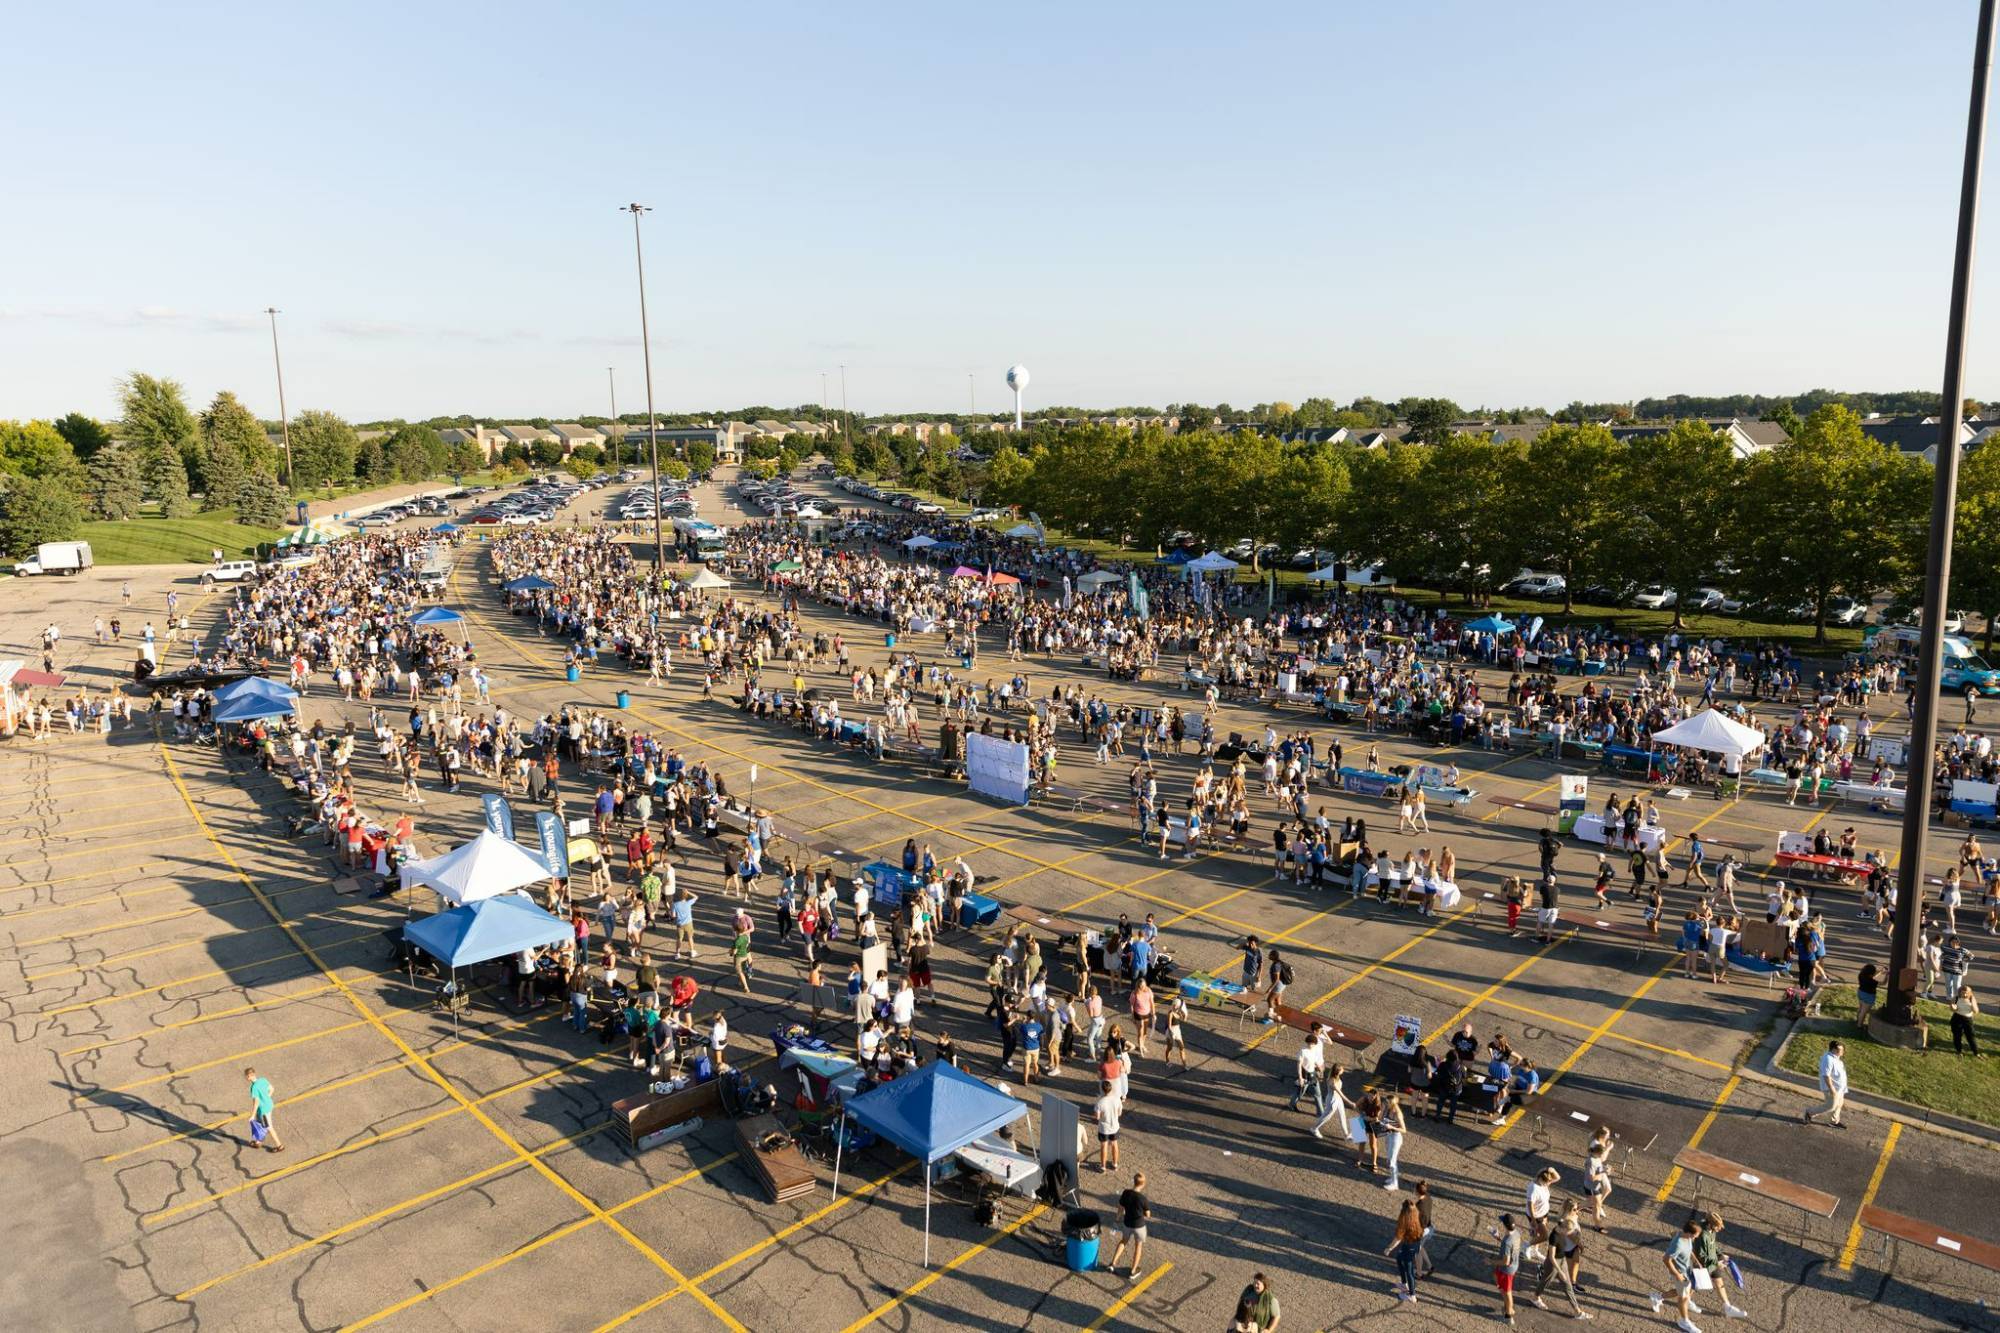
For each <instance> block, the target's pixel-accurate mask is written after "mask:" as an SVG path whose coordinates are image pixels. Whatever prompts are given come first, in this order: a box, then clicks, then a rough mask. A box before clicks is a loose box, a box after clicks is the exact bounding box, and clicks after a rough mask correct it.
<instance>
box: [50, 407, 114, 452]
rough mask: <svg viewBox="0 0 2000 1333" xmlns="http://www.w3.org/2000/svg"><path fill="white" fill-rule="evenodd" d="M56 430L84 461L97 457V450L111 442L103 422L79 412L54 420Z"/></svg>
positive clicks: (109, 433) (109, 434)
mask: <svg viewBox="0 0 2000 1333" xmlns="http://www.w3.org/2000/svg"><path fill="white" fill-rule="evenodd" d="M56 430H57V431H58V432H60V433H61V435H62V437H63V438H64V439H65V440H68V441H69V447H70V448H72V449H74V450H76V456H77V458H78V459H80V460H82V461H83V462H85V463H88V462H89V461H90V460H91V459H93V458H95V457H97V453H98V451H99V450H100V449H102V448H104V447H105V446H106V445H108V444H110V443H111V432H110V431H108V430H106V429H105V428H104V423H102V422H100V421H98V420H97V419H96V418H94V417H87V416H85V415H84V414H83V413H81V412H71V413H69V414H68V415H67V416H65V417H63V418H62V420H60V421H58V422H56Z"/></svg>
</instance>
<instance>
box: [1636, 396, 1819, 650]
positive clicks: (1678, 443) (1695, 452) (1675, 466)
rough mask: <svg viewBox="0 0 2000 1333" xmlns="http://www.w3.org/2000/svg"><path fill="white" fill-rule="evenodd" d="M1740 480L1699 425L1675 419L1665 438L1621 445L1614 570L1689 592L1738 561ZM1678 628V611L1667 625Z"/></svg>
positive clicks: (1731, 459)
mask: <svg viewBox="0 0 2000 1333" xmlns="http://www.w3.org/2000/svg"><path fill="white" fill-rule="evenodd" d="M1742 476H1743V462H1742V460H1741V459H1739V458H1737V456H1736V454H1735V452H1734V451H1733V450H1731V449H1730V447H1729V441H1728V440H1726V439H1724V438H1723V437H1722V436H1721V435H1719V434H1717V433H1716V431H1715V429H1714V428H1713V427H1712V426H1709V425H1707V424H1706V423H1704V422H1700V421H1677V422H1675V423H1674V425H1673V426H1672V428H1671V429H1669V430H1668V431H1667V433H1666V434H1664V435H1659V436H1653V437H1650V438H1647V439H1642V440H1636V441H1633V442H1632V443H1630V444H1628V445H1627V446H1626V448H1625V450H1624V454H1623V457H1622V459H1621V460H1620V464H1619V467H1618V473H1617V481H1616V483H1615V494H1617V495H1618V496H1619V497H1620V500H1619V503H1620V505H1621V507H1622V508H1623V510H1624V519H1623V523H1624V529H1623V531H1622V533H1621V534H1620V537H1619V541H1618V553H1619V554H1618V558H1617V560H1616V562H1615V567H1616V568H1617V569H1618V571H1619V572H1620V573H1622V574H1624V575H1625V577H1627V578H1629V579H1632V580H1633V581H1635V582H1639V583H1651V582H1653V581H1655V580H1658V581H1659V582H1661V583H1664V584H1666V585H1667V586H1668V587H1671V588H1673V589H1674V590H1675V591H1676V592H1679V593H1681V594H1682V595H1683V596H1685V595H1686V594H1688V593H1690V592H1692V591H1694V589H1695V587H1696V585H1698V584H1699V583H1700V582H1701V580H1702V578H1703V577H1704V576H1705V575H1707V574H1708V573H1709V572H1710V571H1711V570H1713V569H1714V568H1715V567H1716V566H1718V565H1720V564H1726V563H1730V562H1732V561H1734V560H1735V559H1737V556H1738V551H1737V547H1738V545H1739V544H1740V543H1739V542H1738V541H1737V537H1738V535H1739V533H1740V529H1739V527H1738V525H1737V524H1736V521H1735V519H1736V509H1737V498H1738V491H1737V487H1738V484H1739V483H1740V481H1741V480H1742ZM1793 535H1794V536H1797V534H1796V533H1794V534H1793ZM1681 623H1682V622H1681V612H1680V608H1679V607H1678V606H1677V607H1675V609H1674V624H1675V625H1676V626H1678V625H1680V624H1681Z"/></svg>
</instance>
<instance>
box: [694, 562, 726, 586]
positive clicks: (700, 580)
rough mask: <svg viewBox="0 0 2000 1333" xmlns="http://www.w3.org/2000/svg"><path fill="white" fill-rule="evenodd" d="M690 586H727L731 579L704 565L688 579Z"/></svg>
mask: <svg viewBox="0 0 2000 1333" xmlns="http://www.w3.org/2000/svg"><path fill="white" fill-rule="evenodd" d="M687 586H688V587H690V588H727V587H728V586H729V580H728V579H726V578H724V577H722V575H720V574H718V573H716V572H715V571H714V570H712V569H710V568H708V567H707V566H706V565H704V566H703V567H702V568H701V569H700V570H699V571H697V572H696V574H695V576H694V577H693V578H691V579H689V580H688V581H687Z"/></svg>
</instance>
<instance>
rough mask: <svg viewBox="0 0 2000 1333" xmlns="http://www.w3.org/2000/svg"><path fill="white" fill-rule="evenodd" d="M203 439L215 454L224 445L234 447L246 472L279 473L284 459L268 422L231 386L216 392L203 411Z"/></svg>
mask: <svg viewBox="0 0 2000 1333" xmlns="http://www.w3.org/2000/svg"><path fill="white" fill-rule="evenodd" d="M201 438H202V439H203V440H204V441H206V442H207V444H208V448H209V452H211V453H213V452H215V450H216V449H217V447H218V446H219V445H221V444H225V443H226V444H228V445H229V446H231V447H232V448H233V449H234V451H235V453H236V456H237V458H238V459H240V460H241V466H242V468H243V469H244V470H245V471H246V472H249V471H264V472H269V473H273V474H276V473H277V472H278V471H279V468H280V466H281V464H282V462H283V460H282V459H280V458H279V457H278V453H279V450H278V446H276V445H274V444H272V443H271V437H270V436H269V435H268V434H266V433H265V431H264V423H263V422H261V421H259V420H258V419H257V416H256V414H255V413H253V412H252V411H251V410H250V409H249V408H247V407H245V406H243V404H242V403H241V402H239V401H238V400H237V397H236V395H235V394H233V393H231V392H229V390H227V389H224V390H223V391H222V392H220V393H218V394H216V395H215V398H214V399H213V401H211V402H210V403H209V405H208V407H207V409H206V410H205V411H203V412H202V414H201ZM239 484H240V483H239Z"/></svg>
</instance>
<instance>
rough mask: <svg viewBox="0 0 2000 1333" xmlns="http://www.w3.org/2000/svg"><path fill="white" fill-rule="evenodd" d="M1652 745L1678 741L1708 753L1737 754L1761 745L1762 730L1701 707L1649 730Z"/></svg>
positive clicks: (1677, 742)
mask: <svg viewBox="0 0 2000 1333" xmlns="http://www.w3.org/2000/svg"><path fill="white" fill-rule="evenodd" d="M1653 744H1655V745H1681V746H1685V747H1687V748H1688V749H1690V750H1706V751H1707V752H1708V753H1710V754H1733V755H1736V756H1738V757H1739V758H1740V757H1742V756H1743V755H1747V754H1754V753H1756V752H1757V751H1758V750H1761V749H1763V748H1764V733H1763V732H1761V731H1759V730H1757V729H1756V728H1755V727H1746V726H1744V725H1743V724H1742V723H1741V722H1738V721H1736V720H1735V719H1734V718H1732V717H1729V716H1727V715H1726V714H1723V713H1721V712H1719V711H1717V710H1716V709H1713V708H1708V709H1703V710H1702V711H1701V712H1699V713H1696V714H1695V715H1694V716H1693V717H1691V718H1688V719H1686V720H1685V721H1681V722H1676V723H1674V725H1673V726H1671V727H1668V728H1667V729H1666V730H1665V731H1656V732H1654V733H1653Z"/></svg>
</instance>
